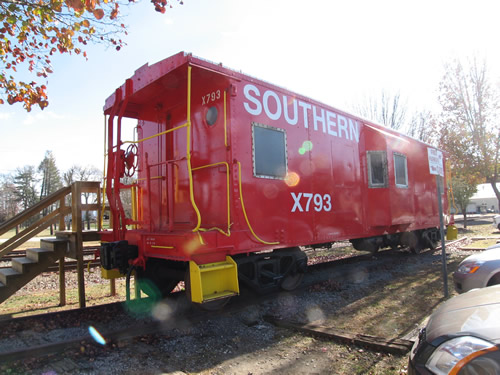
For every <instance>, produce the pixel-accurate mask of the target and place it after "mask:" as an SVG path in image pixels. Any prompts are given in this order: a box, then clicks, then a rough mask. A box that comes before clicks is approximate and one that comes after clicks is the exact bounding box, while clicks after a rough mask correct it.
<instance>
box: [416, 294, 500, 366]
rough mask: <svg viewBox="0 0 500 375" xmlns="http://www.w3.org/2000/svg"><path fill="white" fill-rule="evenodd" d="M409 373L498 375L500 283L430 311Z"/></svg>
mask: <svg viewBox="0 0 500 375" xmlns="http://www.w3.org/2000/svg"><path fill="white" fill-rule="evenodd" d="M408 374H434V375H444V374H458V375H472V374H475V375H477V374H484V375H488V374H491V375H493V374H500V285H495V286H491V287H488V288H482V289H475V290H472V291H470V292H467V293H464V294H461V295H458V296H456V297H453V298H451V299H450V300H448V301H447V302H445V303H444V304H443V305H441V307H439V308H438V309H437V310H436V311H435V312H434V313H432V315H431V316H430V318H429V322H428V323H427V326H426V327H425V328H423V329H422V330H421V331H420V333H419V336H418V339H417V340H416V341H415V344H414V345H413V348H412V350H411V352H410V359H409V365H408Z"/></svg>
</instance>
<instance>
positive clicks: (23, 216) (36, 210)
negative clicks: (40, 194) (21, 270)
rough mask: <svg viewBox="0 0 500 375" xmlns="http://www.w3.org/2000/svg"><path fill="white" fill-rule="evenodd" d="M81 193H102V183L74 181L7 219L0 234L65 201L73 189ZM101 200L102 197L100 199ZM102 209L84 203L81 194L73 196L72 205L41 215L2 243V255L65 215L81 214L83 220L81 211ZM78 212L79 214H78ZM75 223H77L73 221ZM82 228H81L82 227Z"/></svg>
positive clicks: (0, 250)
mask: <svg viewBox="0 0 500 375" xmlns="http://www.w3.org/2000/svg"><path fill="white" fill-rule="evenodd" d="M75 188H76V191H78V192H80V194H81V193H89V192H90V193H97V194H98V195H99V193H100V183H99V182H93V181H83V182H74V183H73V184H72V185H71V186H66V187H64V188H62V189H59V190H58V191H56V192H54V193H52V194H50V195H49V196H47V197H46V198H45V199H43V200H41V201H40V202H38V203H36V204H35V205H33V206H32V207H30V208H28V209H26V210H25V211H23V212H21V213H19V214H18V215H16V216H14V217H13V218H11V219H9V220H7V221H6V222H4V223H2V224H1V225H0V235H2V234H4V233H6V232H8V231H9V230H11V229H13V228H15V227H16V226H17V225H19V224H21V223H23V222H25V221H27V220H29V219H30V218H32V217H33V216H35V215H38V214H40V212H41V211H42V210H43V209H45V208H47V207H49V206H51V205H52V204H54V203H56V202H64V199H65V197H66V196H67V195H70V194H72V190H75ZM98 201H99V202H100V199H98ZM95 210H100V204H99V203H97V204H95V203H93V204H82V203H81V196H80V197H78V198H76V201H75V197H72V205H71V206H62V207H59V208H57V209H56V210H54V211H52V212H50V213H49V214H48V215H45V216H43V217H41V218H40V219H38V220H36V221H35V222H34V223H32V224H31V225H30V226H29V227H28V228H25V229H24V230H22V231H21V232H19V233H17V234H16V235H15V236H13V237H11V238H9V239H8V240H7V241H5V242H4V243H2V244H0V257H1V256H2V255H3V254H6V253H8V252H9V251H11V250H13V249H16V248H17V247H18V246H20V245H21V244H22V243H24V242H26V241H28V240H29V239H30V238H32V237H34V236H36V235H37V234H38V233H40V232H42V231H43V230H44V229H46V228H47V227H49V226H50V225H51V224H54V223H56V222H57V221H58V220H59V222H61V221H62V220H64V216H66V215H69V214H72V215H77V216H80V217H79V220H76V221H78V222H81V211H95ZM77 212H78V214H77ZM73 224H75V223H73ZM80 230H81V229H80Z"/></svg>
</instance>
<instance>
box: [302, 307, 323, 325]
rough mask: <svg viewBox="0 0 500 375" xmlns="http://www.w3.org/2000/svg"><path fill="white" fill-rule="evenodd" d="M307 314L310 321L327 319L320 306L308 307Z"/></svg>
mask: <svg viewBox="0 0 500 375" xmlns="http://www.w3.org/2000/svg"><path fill="white" fill-rule="evenodd" d="M306 315H307V320H308V321H309V323H312V322H318V321H321V322H323V321H324V320H325V314H324V313H323V311H322V310H321V309H320V308H319V307H318V306H313V307H310V308H308V309H307V311H306Z"/></svg>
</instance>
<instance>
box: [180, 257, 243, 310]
mask: <svg viewBox="0 0 500 375" xmlns="http://www.w3.org/2000/svg"><path fill="white" fill-rule="evenodd" d="M189 275H190V287H191V301H192V302H195V303H204V302H209V301H213V300H216V299H221V298H228V297H232V296H236V295H238V294H240V288H239V284H238V266H237V265H236V262H235V261H234V260H233V258H231V257H230V256H226V261H225V262H216V263H208V264H201V265H198V264H196V263H195V262H193V261H192V260H191V261H189Z"/></svg>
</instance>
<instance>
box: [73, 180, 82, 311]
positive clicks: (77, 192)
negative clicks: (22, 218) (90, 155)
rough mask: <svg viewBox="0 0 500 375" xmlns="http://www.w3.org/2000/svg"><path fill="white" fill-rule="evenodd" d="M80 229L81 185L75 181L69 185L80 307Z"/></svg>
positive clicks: (80, 303) (80, 302)
mask: <svg viewBox="0 0 500 375" xmlns="http://www.w3.org/2000/svg"><path fill="white" fill-rule="evenodd" d="M82 230H83V225H82V187H81V185H80V182H75V183H73V185H71V231H72V232H73V233H74V236H75V246H76V266H77V274H78V301H79V305H80V308H83V307H85V278H84V270H85V265H84V264H83V234H82Z"/></svg>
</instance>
